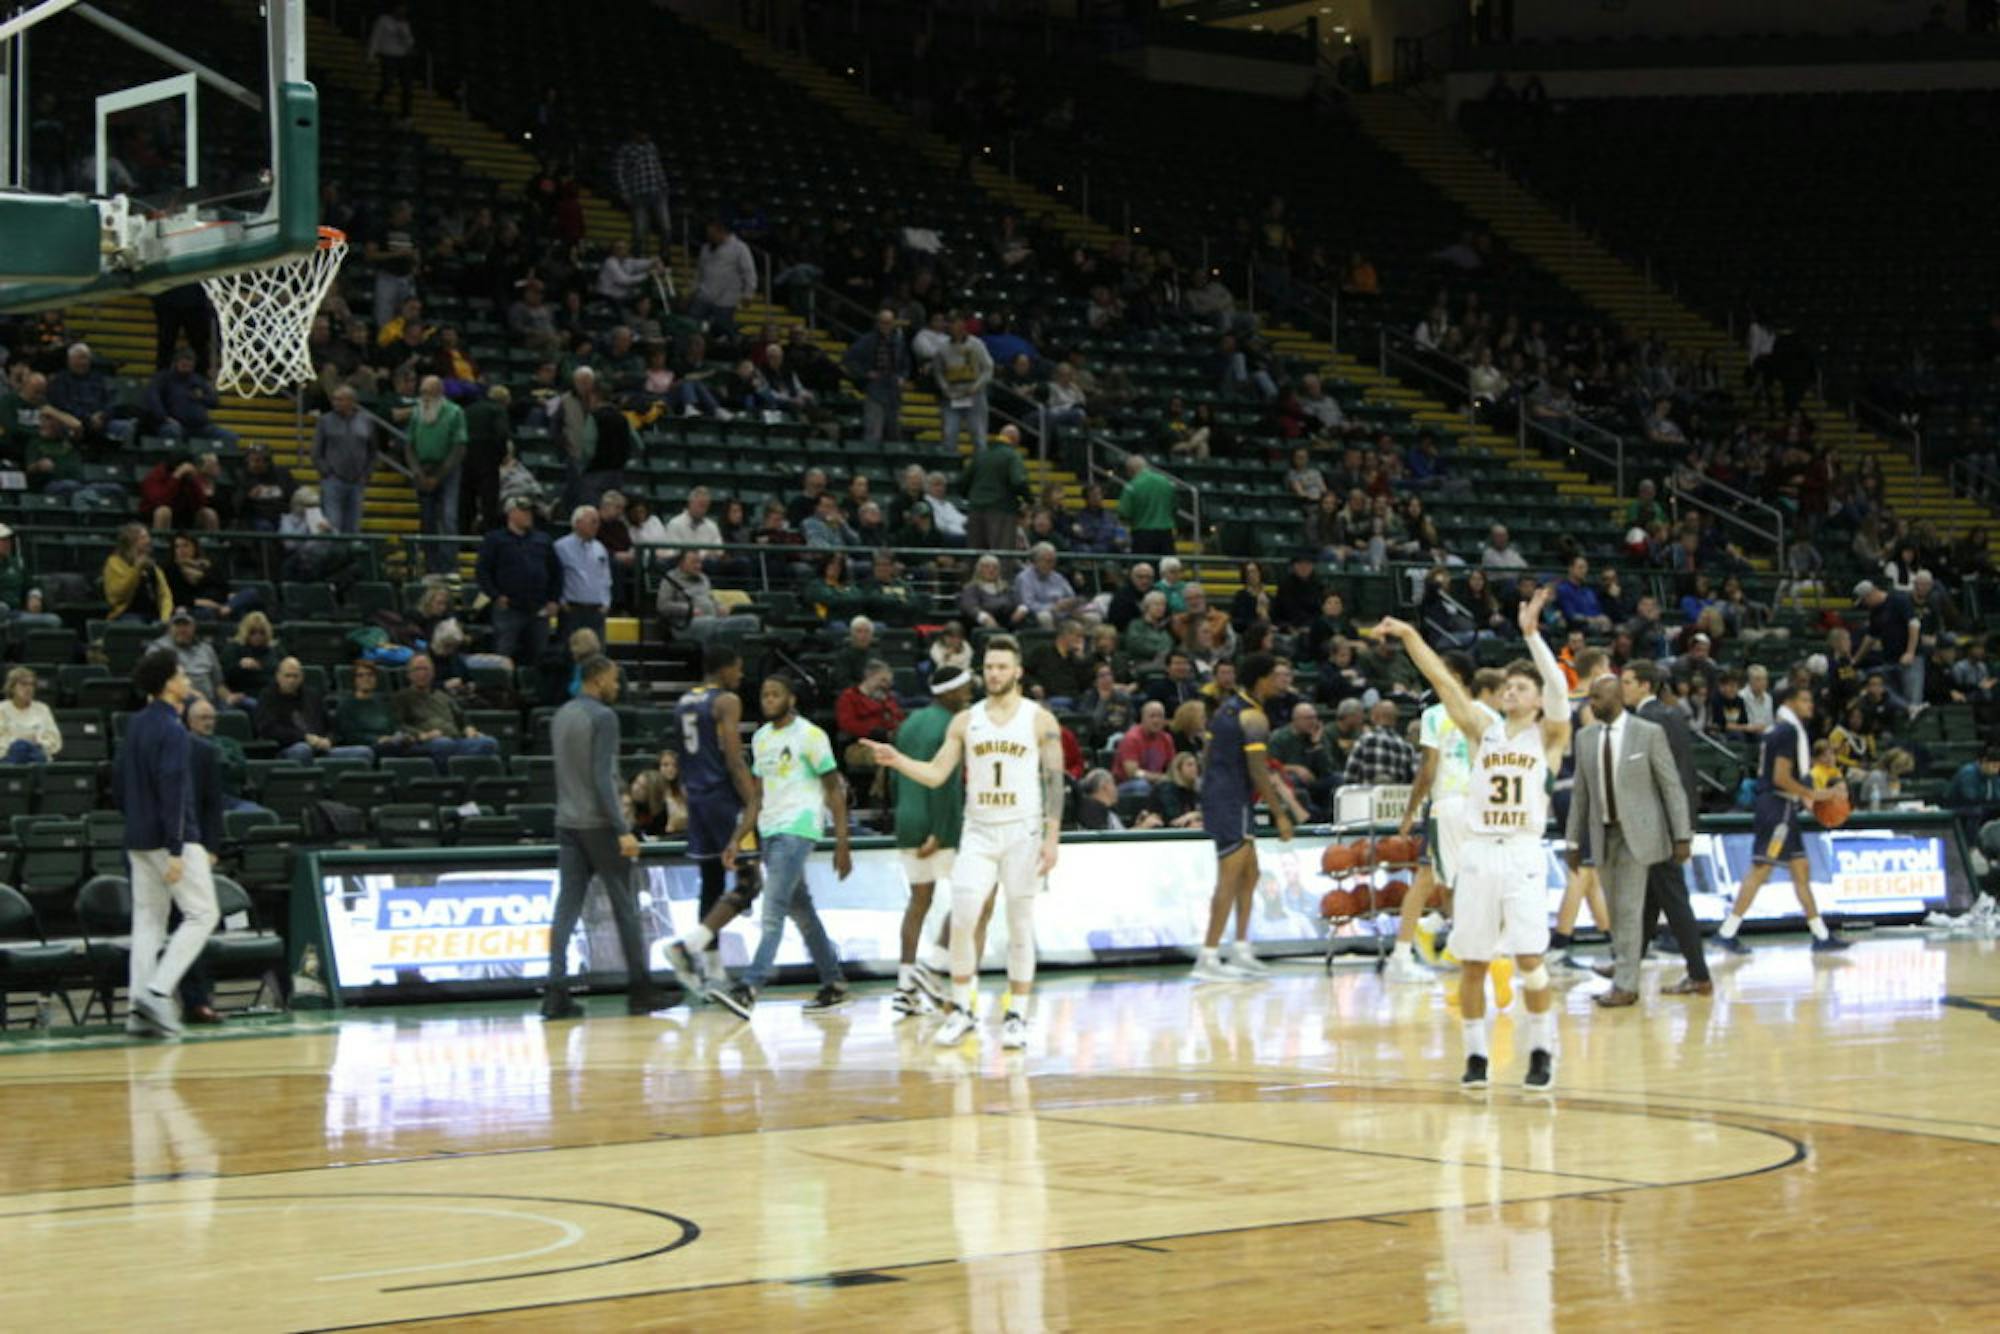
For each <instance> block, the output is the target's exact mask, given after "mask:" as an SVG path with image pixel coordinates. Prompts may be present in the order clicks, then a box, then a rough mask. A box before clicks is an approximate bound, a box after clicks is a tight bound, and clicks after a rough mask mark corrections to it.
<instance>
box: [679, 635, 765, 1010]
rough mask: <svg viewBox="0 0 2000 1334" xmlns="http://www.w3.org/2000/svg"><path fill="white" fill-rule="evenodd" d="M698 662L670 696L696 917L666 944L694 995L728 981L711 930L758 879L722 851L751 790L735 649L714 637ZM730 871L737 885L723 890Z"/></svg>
mask: <svg viewBox="0 0 2000 1334" xmlns="http://www.w3.org/2000/svg"><path fill="white" fill-rule="evenodd" d="M701 665H702V683H701V684H700V685H698V686H696V687H695V688H694V689H693V690H690V691H688V692H687V693H686V694H685V695H682V696H681V697H680V698H679V699H678V700H676V701H675V702H674V722H675V724H676V726H677V727H678V729H679V734H680V753H681V786H682V787H683V789H684V790H685V791H686V792H687V805H688V830H687V851H688V856H689V857H691V858H693V859H694V863H695V865H696V866H697V867H698V868H699V869H700V872H701V900H700V902H701V924H700V925H699V926H697V927H695V929H694V930H692V931H690V932H688V933H687V935H685V936H683V937H681V939H679V940H677V941H675V942H674V943H673V944H671V945H669V946H668V947H667V958H668V960H669V962H671V963H672V964H673V966H674V971H675V972H676V973H678V974H680V978H681V982H682V983H683V984H684V985H685V986H686V987H687V988H688V990H689V991H690V992H692V993H694V994H695V995H706V994H707V989H708V988H709V987H711V986H717V985H721V984H723V983H724V982H726V981H727V977H726V975H725V974H724V972H723V969H722V953H721V951H720V949H718V948H717V937H718V936H720V934H721V932H722V928H723V927H725V926H727V925H729V923H730V922H731V921H733V920H734V919H735V918H736V917H737V915H738V914H740V913H742V912H743V911H744V910H745V909H747V908H748V907H749V906H750V904H751V903H752V902H753V901H754V900H755V899H756V897H757V891H758V889H759V888H760V886H761V882H760V881H759V879H758V877H757V869H756V865H755V864H754V863H747V862H743V861H740V860H737V859H735V858H725V856H724V854H725V853H727V852H729V851H730V850H731V849H730V844H731V842H732V840H733V838H734V836H735V833H736V825H737V821H738V820H739V819H741V818H742V815H743V808H744V806H745V805H747V804H748V803H749V801H750V797H751V786H750V766H749V765H747V764H746V763H744V760H743V726H742V724H743V701H742V699H741V698H739V697H738V695H737V694H736V688H737V686H739V685H741V684H742V681H743V662H742V659H741V658H739V657H738V656H737V654H736V650H734V649H732V648H729V647H728V646H726V645H721V644H717V645H711V646H710V647H709V649H708V650H707V651H706V652H705V653H703V654H702V664H701ZM731 870H734V871H735V872H736V886H735V888H733V889H728V890H727V891H726V892H725V886H726V884H727V882H728V877H729V872H730V871H731Z"/></svg>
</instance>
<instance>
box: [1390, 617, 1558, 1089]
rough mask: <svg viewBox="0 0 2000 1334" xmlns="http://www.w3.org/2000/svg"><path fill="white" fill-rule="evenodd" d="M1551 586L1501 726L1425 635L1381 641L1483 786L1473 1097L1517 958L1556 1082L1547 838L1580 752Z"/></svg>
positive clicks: (1461, 880)
mask: <svg viewBox="0 0 2000 1334" xmlns="http://www.w3.org/2000/svg"><path fill="white" fill-rule="evenodd" d="M1550 593H1551V590H1550V588H1549V587H1548V586H1547V585H1544V586H1542V587H1541V588H1539V589H1537V590H1536V591H1535V594H1534V596H1533V597H1532V598H1530V599H1529V600H1528V601H1527V602H1525V603H1523V604H1522V606H1521V613H1520V625H1521V637H1522V638H1523V639H1524V640H1526V641H1527V645H1528V652H1529V654H1530V655H1531V657H1532V661H1526V662H1511V663H1509V664H1507V667H1506V681H1505V683H1504V684H1502V686H1501V687H1500V715H1501V716H1500V720H1499V721H1497V722H1490V721H1489V720H1488V718H1487V716H1486V715H1485V714H1484V713H1482V712H1481V711H1480V708H1479V705H1478V702H1477V701H1475V700H1474V699H1473V698H1472V695H1471V694H1470V693H1469V692H1468V691H1467V690H1466V688H1465V686H1464V685H1462V684H1461V683H1460V682H1459V679H1458V677H1456V676H1455V675H1453V674H1452V670H1451V668H1449V667H1447V666H1445V664H1444V660H1443V659H1442V658H1440V657H1438V655H1437V653H1436V652H1435V651H1434V650H1432V648H1431V647H1430V645H1428V644H1426V643H1424V640H1423V636H1422V635H1420V634H1418V633H1417V631H1416V629H1415V627H1413V626H1411V625H1408V624H1406V623H1404V622H1402V621H1399V620H1397V619H1396V618H1395V617H1393V616H1385V617H1383V618H1382V620H1381V621H1380V622H1379V623H1378V624H1377V625H1376V627H1375V634H1376V635H1377V636H1378V637H1381V638H1394V639H1400V640H1402V641H1403V650H1404V651H1405V652H1406V653H1408V654H1409V655H1410V660H1411V661H1412V662H1414V663H1416V665H1417V667H1418V669H1419V670H1421V671H1422V672H1423V674H1424V678H1425V679H1426V680H1428V681H1429V682H1430V683H1431V688H1432V689H1433V690H1436V691H1437V693H1438V699H1439V701H1440V702H1442V703H1443V704H1444V706H1445V709H1446V711H1447V712H1448V713H1449V714H1450V715H1451V721H1452V724H1453V725H1454V726H1456V727H1457V728H1458V729H1459V730H1460V731H1462V732H1464V733H1465V734H1466V736H1467V737H1470V738H1476V740H1475V741H1474V744H1473V751H1472V787H1471V791H1470V793H1469V794H1468V796H1467V798H1466V815H1467V821H1468V824H1469V825H1470V829H1469V831H1468V833H1467V835H1466V839H1465V846H1464V856H1463V861H1464V865H1463V867H1462V868H1461V870H1460V871H1459V873H1458V882H1457V883H1458V891H1457V897H1458V902H1457V919H1456V924H1455V925H1454V926H1453V928H1452V933H1451V948H1452V952H1453V953H1454V954H1456V955H1457V956H1458V961H1459V964H1460V968H1461V971H1460V973H1459V980H1458V1009H1459V1015H1460V1017H1461V1018H1462V1019H1463V1020H1464V1022H1465V1074H1464V1076H1463V1077H1462V1078H1461V1079H1460V1080H1459V1083H1460V1085H1461V1086H1462V1087H1464V1088H1470V1089H1478V1088H1485V1087H1486V1084H1487V1031H1486V973H1487V969H1488V968H1489V967H1490V966H1491V964H1492V962H1493V960H1494V959H1495V958H1496V957H1498V956H1500V955H1503V954H1506V955H1512V956H1514V961H1515V963H1516V964H1517V965H1518V966H1519V967H1520V970H1521V988H1522V991H1523V992H1524V994H1525V996H1526V1000H1527V1008H1528V1018H1527V1025H1526V1029H1527V1042H1528V1076H1527V1080H1526V1083H1527V1087H1528V1088H1529V1089H1531V1090H1541V1089H1546V1088H1548V1087H1549V1085H1550V1084H1551V1083H1553V1082H1554V1080H1555V1015H1554V1013H1553V1012H1552V1011H1551V1009H1550V1001H1551V997H1550V994H1549V971H1548V969H1547V968H1546V967H1544V966H1543V962H1542V956H1543V955H1544V953H1546V952H1547V950H1548V947H1549V912H1548V872H1547V869H1546V865H1547V855H1546V854H1545V853H1544V851H1543V849H1542V834H1543V831H1544V830H1545V829H1546V828H1547V826H1548V820H1549V788H1550V785H1551V783H1550V780H1551V776H1552V775H1553V774H1554V773H1555V771H1556V770H1557V769H1558V768H1559V767H1560V766H1561V764H1562V755H1563V750H1564V749H1565V748H1566V747H1567V746H1568V745H1569V730H1570V723H1569V700H1568V690H1567V683H1566V682H1565V680H1564V678H1563V674H1562V668H1561V667H1560V666H1558V665H1557V663H1556V658H1555V654H1553V653H1551V652H1550V651H1549V646H1548V645H1547V644H1546V643H1544V642H1542V635H1541V629H1540V625H1541V616H1542V609H1543V608H1544V607H1546V606H1547V605H1548V601H1549V596H1550Z"/></svg>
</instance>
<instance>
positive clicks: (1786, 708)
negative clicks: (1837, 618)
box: [1715, 684, 1847, 954]
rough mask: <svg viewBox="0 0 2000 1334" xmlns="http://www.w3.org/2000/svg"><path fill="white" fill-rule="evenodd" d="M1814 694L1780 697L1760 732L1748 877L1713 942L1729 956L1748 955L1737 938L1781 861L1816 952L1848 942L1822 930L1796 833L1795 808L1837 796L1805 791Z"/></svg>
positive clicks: (1834, 790)
mask: <svg viewBox="0 0 2000 1334" xmlns="http://www.w3.org/2000/svg"><path fill="white" fill-rule="evenodd" d="M1812 716H1813V694H1812V687H1811V686H1810V685H1799V684H1795V685H1793V686H1792V687H1790V690H1789V692H1788V693H1787V694H1786V695H1785V696H1783V697H1782V698H1781V699H1780V702H1779V705H1778V716H1777V719H1776V720H1775V721H1774V722H1773V723H1772V725H1771V730H1770V731H1768V732H1766V733H1765V734H1764V756H1763V763H1762V765H1761V766H1760V768H1759V772H1758V775H1757V806H1756V813H1755V816H1754V817H1753V818H1752V820H1751V826H1750V874H1749V875H1747V876H1745V877H1744V878H1743V887H1742V888H1741V889H1739V890H1737V891H1736V906H1735V907H1733V908H1731V909H1730V910H1729V916H1727V917H1725V918H1723V919H1722V929H1721V930H1720V931H1718V932H1717V933H1716V936H1715V942H1716V944H1718V945H1720V946H1722V948H1723V949H1725V950H1728V951H1729V952H1730V953H1731V954H1748V953H1749V952H1750V947H1749V946H1748V945H1745V944H1744V943H1743V942H1742V941H1740V940H1738V939H1737V938H1736V933H1737V932H1738V931H1739V930H1741V929H1742V927H1743V918H1744V917H1745V916H1746V915H1747V914H1748V913H1749V911H1750V905H1751V904H1752V903H1754V902H1756V901H1757V891H1758V890H1760V889H1762V888H1763V887H1764V882H1765V881H1766V880H1768V879H1770V878H1771V868H1772V867H1774V866H1776V865H1778V864H1779V863H1780V862H1782V863H1784V864H1785V865H1786V866H1787V867H1789V868H1790V869H1791V872H1792V892H1793V893H1795V894H1797V895H1798V896H1799V907H1800V909H1801V910H1802V911H1804V913H1805V915H1806V928H1807V929H1808V930H1810V931H1811V932H1812V937H1813V943H1812V947H1813V949H1814V951H1816V952H1822V953H1823V952H1828V951H1837V950H1844V949H1846V948H1847V942H1846V941H1844V940H1842V939H1841V938H1840V937H1839V936H1836V935H1834V934H1833V933H1832V932H1831V931H1829V930H1827V926H1826V920H1825V919H1824V918H1822V917H1821V916H1820V915H1819V905H1818V904H1817V903H1815V902H1814V901H1813V892H1812V875H1811V868H1810V866H1808V864H1807V862H1806V845H1805V839H1804V838H1803V837H1801V836H1800V834H1799V813H1800V812H1799V805H1800V803H1801V802H1804V803H1807V804H1813V803H1817V802H1822V801H1825V800H1827V799H1828V798H1829V797H1834V796H1838V795H1840V793H1841V791H1842V789H1841V788H1838V787H1807V786H1806V784H1805V782H1804V781H1803V780H1802V779H1801V778H1800V775H1801V774H1807V775H1809V774H1811V773H1812V749H1811V747H1812V739H1811V737H1810V736H1809V735H1808V733H1809V732H1810V731H1811V729H1810V728H1809V727H1807V725H1806V724H1808V723H1810V722H1811V721H1812Z"/></svg>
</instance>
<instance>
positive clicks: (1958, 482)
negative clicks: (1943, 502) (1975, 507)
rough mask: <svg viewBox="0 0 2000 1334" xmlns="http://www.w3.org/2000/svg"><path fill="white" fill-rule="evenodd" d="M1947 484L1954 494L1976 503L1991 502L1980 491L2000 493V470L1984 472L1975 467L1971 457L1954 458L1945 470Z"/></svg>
mask: <svg viewBox="0 0 2000 1334" xmlns="http://www.w3.org/2000/svg"><path fill="white" fill-rule="evenodd" d="M1945 486H1946V488H1947V489H1948V490H1950V492H1951V494H1952V495H1954V496H1963V497H1965V498H1966V499H1967V500H1970V501H1972V502H1974V503H1975V504H1991V503H1992V501H1990V500H1986V499H1983V498H1982V496H1981V494H1980V493H1981V491H1982V490H1983V491H1986V492H1990V493H1992V494H1994V495H2000V472H1992V471H1984V472H1983V471H1981V470H1980V469H1978V468H1975V467H1973V466H1972V460H1970V459H1953V460H1952V461H1951V466H1950V467H1948V468H1947V469H1946V470H1945Z"/></svg>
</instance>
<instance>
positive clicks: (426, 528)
mask: <svg viewBox="0 0 2000 1334" xmlns="http://www.w3.org/2000/svg"><path fill="white" fill-rule="evenodd" d="M408 430H409V433H410V472H411V473H412V474H413V475H414V477H415V480H416V487H417V526H418V529H419V531H421V532H423V533H426V534H429V535H432V536H439V537H449V536H452V535H454V534H456V533H457V532H458V488H459V479H460V477H461V476H462V474H463V469H462V467H461V465H462V464H463V463H464V462H465V451H466V443H467V438H468V437H467V434H466V429H465V410H464V409H463V408H461V407H459V406H458V404H456V403H454V402H452V401H451V400H450V399H448V398H446V397H445V396H444V381H443V380H441V379H439V378H438V377H437V376H435V375H426V376H425V377H424V378H423V381H422V382H421V383H420V384H419V385H418V386H417V403H416V406H415V408H414V409H412V410H411V412H410V420H409V426H408ZM424 559H425V562H426V564H427V565H428V567H429V569H430V572H431V573H432V574H444V573H447V572H448V571H450V570H452V569H454V568H455V567H456V566H457V564H458V552H457V551H456V550H455V549H454V548H453V547H452V545H451V544H450V543H448V542H432V543H428V544H426V546H425V548H424Z"/></svg>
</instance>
